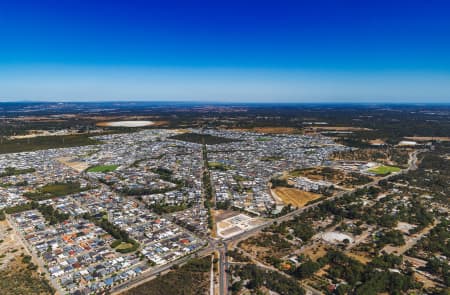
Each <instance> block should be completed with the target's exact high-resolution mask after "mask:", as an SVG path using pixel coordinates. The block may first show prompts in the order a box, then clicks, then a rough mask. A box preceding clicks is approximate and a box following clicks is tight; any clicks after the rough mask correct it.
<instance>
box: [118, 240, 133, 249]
mask: <svg viewBox="0 0 450 295" xmlns="http://www.w3.org/2000/svg"><path fill="white" fill-rule="evenodd" d="M131 247H133V244H131V243H125V242H122V243H120V244H119V246H117V247H116V250H125V249H130V248H131Z"/></svg>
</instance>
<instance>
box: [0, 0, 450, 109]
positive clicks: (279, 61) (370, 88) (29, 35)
mask: <svg viewBox="0 0 450 295" xmlns="http://www.w3.org/2000/svg"><path fill="white" fill-rule="evenodd" d="M0 37H1V38H0V100H31V99H34V100H89V99H93V100H159V101H161V100H197V101H198V100H206V101H261V102H264V101H268V102H277V101H280V102H281V101H286V102H319V101H323V102H355V101H357V102H372V101H382V102H450V1H434V0H423V1H414V0H410V1H401V0H395V1H394V0H390V1H384V0H377V1H375V0H373V1H370V0H367V1H361V0H359V1H346V0H335V1H324V0H308V1H302V0H297V1H281V0H277V1H245V0H240V1H211V0H210V1H170V0H168V1H135V0H129V1H94V0H90V1H88V0H86V1H81V0H78V1H75V0H58V1H47V0H40V1H34V0H33V1H21V0H14V1H1V2H0Z"/></svg>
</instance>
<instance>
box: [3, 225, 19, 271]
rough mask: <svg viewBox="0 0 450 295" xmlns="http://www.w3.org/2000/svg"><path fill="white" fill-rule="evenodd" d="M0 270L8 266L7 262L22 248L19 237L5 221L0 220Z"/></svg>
mask: <svg viewBox="0 0 450 295" xmlns="http://www.w3.org/2000/svg"><path fill="white" fill-rule="evenodd" d="M0 240H1V241H2V242H1V243H0V270H1V269H4V268H6V267H8V268H9V263H10V262H11V261H13V260H14V258H15V257H16V256H18V255H20V254H22V253H24V249H23V246H22V243H21V242H20V239H19V237H18V236H17V235H16V233H15V232H14V231H13V230H12V229H11V228H10V227H9V225H8V223H7V222H6V221H1V222H0Z"/></svg>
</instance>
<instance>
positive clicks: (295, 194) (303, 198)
mask: <svg viewBox="0 0 450 295" xmlns="http://www.w3.org/2000/svg"><path fill="white" fill-rule="evenodd" d="M272 192H273V193H274V194H276V195H277V196H278V197H279V198H280V199H281V200H282V201H283V203H285V204H291V205H292V206H295V207H303V206H305V205H306V204H307V203H308V202H310V201H313V200H315V199H318V198H320V197H321V195H320V194H315V193H311V192H305V191H302V190H299V189H296V188H290V187H277V188H275V189H273V190H272Z"/></svg>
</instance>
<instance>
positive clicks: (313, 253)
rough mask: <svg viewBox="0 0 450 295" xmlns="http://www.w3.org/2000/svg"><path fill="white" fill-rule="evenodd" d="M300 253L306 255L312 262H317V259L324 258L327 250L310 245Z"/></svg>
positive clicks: (321, 246) (323, 247)
mask: <svg viewBox="0 0 450 295" xmlns="http://www.w3.org/2000/svg"><path fill="white" fill-rule="evenodd" d="M301 253H303V254H305V255H308V256H309V258H311V260H313V261H317V259H319V258H321V257H323V256H325V255H326V254H327V250H326V248H325V246H324V245H322V244H319V245H312V246H310V247H308V248H305V249H304V250H303V251H301Z"/></svg>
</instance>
